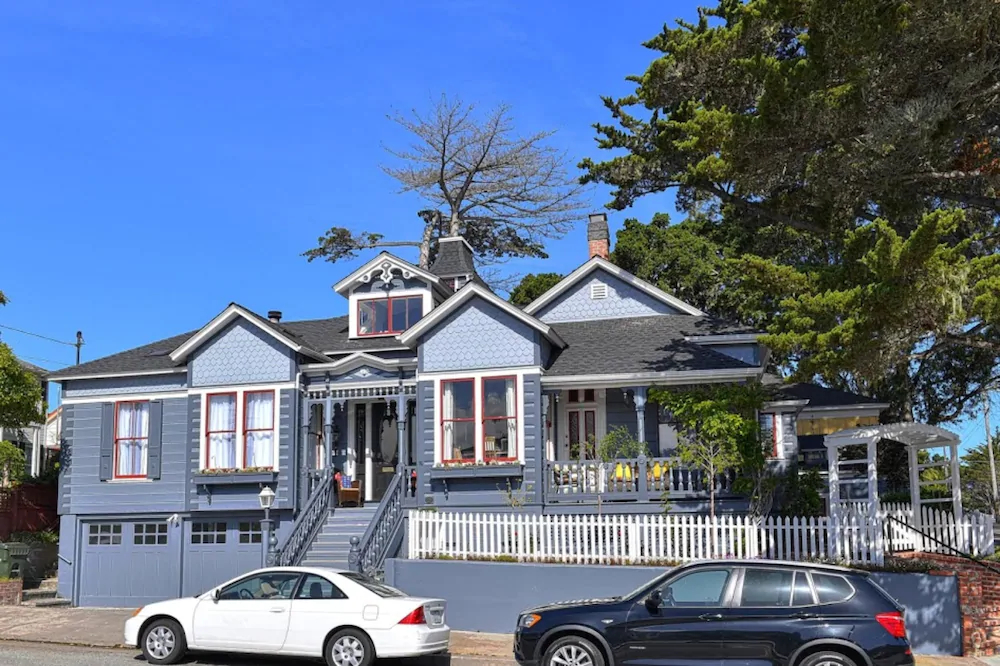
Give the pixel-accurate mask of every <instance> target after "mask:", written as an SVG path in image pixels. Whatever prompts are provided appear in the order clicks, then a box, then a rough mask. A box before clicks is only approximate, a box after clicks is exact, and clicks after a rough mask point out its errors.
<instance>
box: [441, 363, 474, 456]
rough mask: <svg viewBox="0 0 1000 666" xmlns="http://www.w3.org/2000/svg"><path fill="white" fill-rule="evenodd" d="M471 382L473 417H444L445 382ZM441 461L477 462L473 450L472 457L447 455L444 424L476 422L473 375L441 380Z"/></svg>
mask: <svg viewBox="0 0 1000 666" xmlns="http://www.w3.org/2000/svg"><path fill="white" fill-rule="evenodd" d="M461 383H469V384H472V410H473V414H472V416H471V417H467V418H466V417H462V418H458V419H446V418H445V417H444V385H445V384H461ZM440 401H441V462H442V463H467V462H477V460H478V458H477V457H476V452H475V451H473V452H472V457H471V458H449V457H447V456H446V455H445V436H444V424H445V423H446V422H447V423H468V422H469V421H471V422H472V423H475V422H476V415H475V410H476V380H475V379H474V378H472V377H468V378H461V377H459V378H455V379H442V380H441V397H440Z"/></svg>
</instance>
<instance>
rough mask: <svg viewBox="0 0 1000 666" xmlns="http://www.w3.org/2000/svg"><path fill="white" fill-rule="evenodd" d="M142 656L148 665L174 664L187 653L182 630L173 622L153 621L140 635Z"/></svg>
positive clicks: (165, 620)
mask: <svg viewBox="0 0 1000 666" xmlns="http://www.w3.org/2000/svg"><path fill="white" fill-rule="evenodd" d="M141 645H142V656H143V657H145V658H146V661H147V662H149V663H150V664H176V663H177V662H178V661H180V660H181V659H182V658H183V657H184V653H185V652H187V641H186V640H185V639H184V630H183V629H181V625H179V624H177V623H176V622H174V621H173V620H169V619H167V618H162V619H159V620H153V621H152V622H151V623H150V624H149V626H148V627H146V630H145V631H144V632H143V633H142V643H141Z"/></svg>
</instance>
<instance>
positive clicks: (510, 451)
mask: <svg viewBox="0 0 1000 666" xmlns="http://www.w3.org/2000/svg"><path fill="white" fill-rule="evenodd" d="M516 387H517V380H516V379H508V380H507V416H514V415H515V414H517V405H516V404H515V401H516V400H517V388H516ZM505 455H506V457H508V458H516V457H517V419H516V418H510V419H507V453H506V454H505Z"/></svg>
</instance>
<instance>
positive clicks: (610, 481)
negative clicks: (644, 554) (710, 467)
mask: <svg viewBox="0 0 1000 666" xmlns="http://www.w3.org/2000/svg"><path fill="white" fill-rule="evenodd" d="M545 479H546V481H545V483H546V499H547V500H548V501H550V502H580V501H583V500H585V499H591V498H593V499H596V498H597V497H598V496H599V497H601V498H602V499H603V500H608V501H636V502H641V501H651V500H652V501H655V500H659V499H660V497H661V496H662V495H664V494H666V495H667V496H668V497H677V498H680V497H702V496H705V497H707V496H708V495H709V485H708V484H709V482H711V483H714V484H715V492H716V494H717V495H724V494H727V493H729V492H731V490H732V482H733V477H732V474H731V473H728V472H727V473H724V474H718V475H716V477H715V478H714V479H711V480H710V479H708V475H707V474H705V473H704V472H702V471H700V470H694V469H690V468H688V467H685V466H684V465H683V464H681V462H680V460H679V459H678V458H646V457H644V456H640V457H639V458H626V459H622V460H614V461H597V460H584V461H566V462H562V461H551V460H550V461H547V462H546V463H545Z"/></svg>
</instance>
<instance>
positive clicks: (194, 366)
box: [189, 320, 295, 386]
mask: <svg viewBox="0 0 1000 666" xmlns="http://www.w3.org/2000/svg"><path fill="white" fill-rule="evenodd" d="M189 370H190V375H191V377H190V384H191V386H235V385H239V384H259V383H266V382H287V381H290V380H291V379H292V378H293V377H294V376H295V357H294V354H293V353H292V351H291V350H290V349H289V348H288V347H286V346H285V345H283V344H282V343H280V342H278V341H277V340H275V339H274V338H273V337H271V336H270V335H268V334H266V333H264V332H263V331H261V330H260V329H258V328H257V327H255V326H253V325H251V324H250V323H248V322H246V321H243V320H239V321H235V322H233V323H232V324H230V325H229V326H227V327H226V328H225V329H223V330H222V331H221V332H220V333H219V334H218V335H216V336H214V337H213V338H212V339H211V340H209V341H208V342H206V343H205V344H204V345H202V346H201V347H200V348H199V349H198V350H197V351H196V352H195V353H194V357H193V359H192V360H191V363H190V365H189Z"/></svg>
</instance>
